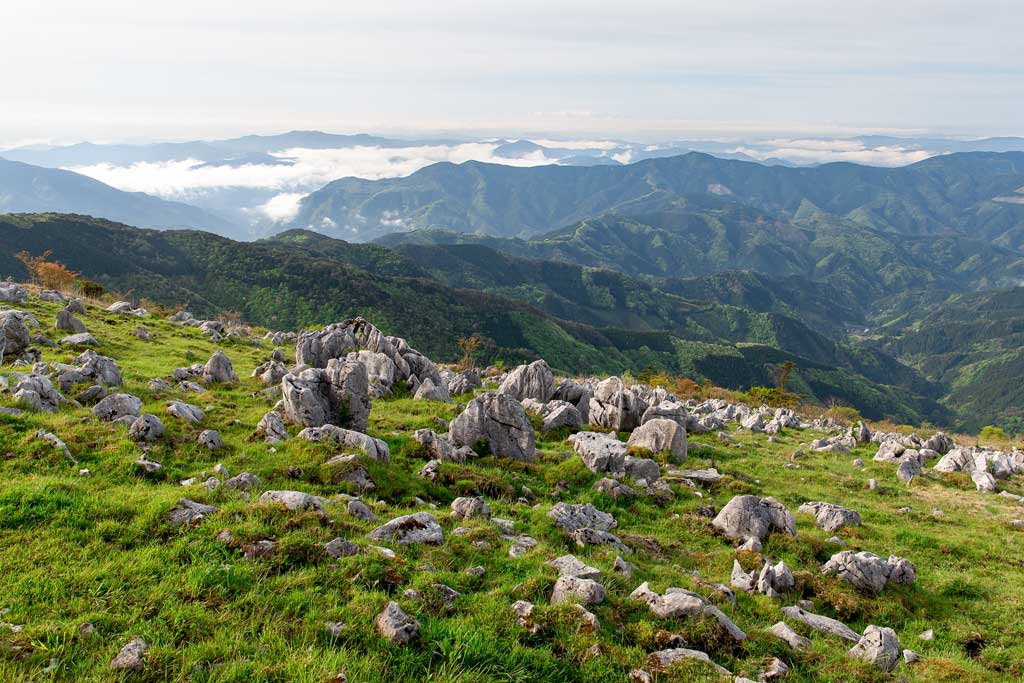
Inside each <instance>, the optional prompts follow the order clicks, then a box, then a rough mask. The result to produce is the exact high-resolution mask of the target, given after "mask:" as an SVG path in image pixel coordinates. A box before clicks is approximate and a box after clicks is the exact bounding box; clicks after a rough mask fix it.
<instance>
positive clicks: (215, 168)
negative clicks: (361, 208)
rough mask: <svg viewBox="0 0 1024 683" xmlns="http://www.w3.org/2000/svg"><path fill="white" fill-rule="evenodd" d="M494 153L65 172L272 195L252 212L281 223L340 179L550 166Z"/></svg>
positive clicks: (325, 155) (410, 150)
mask: <svg viewBox="0 0 1024 683" xmlns="http://www.w3.org/2000/svg"><path fill="white" fill-rule="evenodd" d="M496 148H497V145H496V144H494V143H478V142H472V143H465V144H458V145H424V146H418V147H403V148H383V147H349V148H343V149H305V148H298V149H285V150H281V151H279V152H276V153H274V156H277V157H279V158H282V159H288V160H290V161H291V163H290V164H244V165H241V166H228V165H205V164H204V163H203V162H201V161H198V160H196V159H181V160H174V161H163V162H139V163H134V164H131V165H128V166H117V165H113V164H109V163H103V164H96V165H93V166H79V167H71V168H69V169H68V170H71V171H75V172H76V173H81V174H83V175H87V176H90V177H92V178H95V179H97V180H100V181H102V182H104V183H107V184H108V185H112V186H114V187H116V188H118V189H121V190H127V191H131V192H146V193H149V194H154V195H157V196H160V197H164V198H166V199H176V200H181V201H189V200H194V199H195V198H196V197H199V196H202V195H203V194H204V193H206V192H209V191H215V190H222V189H228V188H251V189H257V190H265V191H273V192H277V193H278V194H276V195H275V196H274V197H273V198H271V199H270V200H269V201H267V202H266V203H264V204H262V205H260V206H258V207H252V209H254V210H256V211H258V212H259V213H262V214H264V215H266V216H268V217H270V218H272V219H274V220H284V219H285V218H286V217H287V216H288V213H289V212H290V211H293V210H294V208H295V207H294V204H295V202H296V200H295V199H294V196H295V195H298V196H302V194H306V193H309V192H311V191H313V190H316V189H318V188H320V187H322V186H324V185H326V184H327V183H329V182H331V181H332V180H337V179H339V178H345V177H349V176H355V177H359V178H367V179H371V180H376V179H380V178H391V177H396V176H406V175H409V174H411V173H414V172H416V171H418V170H419V169H421V168H423V167H424V166H429V165H430V164H434V163H437V162H441V161H448V162H452V163H456V164H458V163H462V162H465V161H470V160H476V161H484V162H491V163H500V164H505V165H511V166H537V165H540V164H550V163H552V161H551V160H550V159H548V158H546V157H545V156H544V154H543V152H535V153H531V154H528V155H525V156H523V157H521V158H517V159H506V158H504V157H499V156H495V154H494V150H495V149H496ZM293 215H294V214H293Z"/></svg>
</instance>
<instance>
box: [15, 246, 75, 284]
mask: <svg viewBox="0 0 1024 683" xmlns="http://www.w3.org/2000/svg"><path fill="white" fill-rule="evenodd" d="M52 253H53V252H52V251H50V250H47V251H44V252H43V254H42V256H32V255H31V254H30V253H28V252H27V251H19V252H18V253H17V254H15V255H14V256H15V258H17V259H18V260H19V261H21V263H22V265H24V266H25V270H27V271H28V276H29V278H31V280H32V284H34V285H39V286H40V287H43V288H45V289H56V290H60V291H66V290H69V289H71V286H72V285H73V284H74V283H75V279H76V278H77V277H78V273H76V272H75V271H73V270H70V269H69V268H68V267H67V266H65V265H64V264H63V263H60V262H59V261H49V260H47V259H48V258H49V257H50V254H52Z"/></svg>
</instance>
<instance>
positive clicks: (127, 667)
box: [110, 636, 149, 672]
mask: <svg viewBox="0 0 1024 683" xmlns="http://www.w3.org/2000/svg"><path fill="white" fill-rule="evenodd" d="M147 651H149V644H148V643H146V641H144V640H143V639H142V638H140V637H139V636H133V637H132V639H131V640H129V641H128V643H127V644H125V646H124V647H122V648H121V651H120V652H118V653H117V656H116V657H114V659H113V660H111V662H110V668H111V669H113V670H114V671H134V672H141V671H143V670H144V669H145V668H146V662H145V659H144V656H145V654H146V652H147Z"/></svg>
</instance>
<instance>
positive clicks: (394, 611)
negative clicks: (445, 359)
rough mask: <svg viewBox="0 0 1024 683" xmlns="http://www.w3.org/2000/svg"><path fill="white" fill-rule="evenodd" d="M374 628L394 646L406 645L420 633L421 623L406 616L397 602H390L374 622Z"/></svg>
mask: <svg viewBox="0 0 1024 683" xmlns="http://www.w3.org/2000/svg"><path fill="white" fill-rule="evenodd" d="M373 623H374V626H376V628H377V633H379V634H380V635H381V636H382V637H383V638H384V639H385V640H387V641H388V642H389V643H392V644H393V645H405V644H406V643H408V642H409V641H411V640H413V639H414V638H416V636H418V635H419V632H420V622H418V621H416V617H412V616H409V615H408V614H406V613H405V612H404V611H403V610H402V608H401V607H400V606H399V604H398V603H397V602H394V601H390V602H388V604H387V605H385V606H384V609H383V610H382V611H381V613H380V614H378V615H377V617H376V618H375V619H374V620H373Z"/></svg>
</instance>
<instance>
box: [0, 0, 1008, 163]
mask: <svg viewBox="0 0 1024 683" xmlns="http://www.w3.org/2000/svg"><path fill="white" fill-rule="evenodd" d="M0 26H3V27H4V30H3V40H2V41H0V65H2V69H0V87H2V89H3V95H2V97H3V99H2V106H0V143H7V144H11V143H12V142H22V141H26V140H36V139H58V140H63V141H67V140H74V139H83V138H90V139H102V140H111V139H131V138H141V137H149V138H164V139H182V138H188V137H214V136H225V135H234V134H241V133H249V132H279V131H282V130H288V129H293V128H319V129H323V130H330V131H332V132H357V131H368V132H390V133H396V132H403V131H404V132H413V131H438V130H450V131H469V130H472V131H476V132H485V133H496V134H505V135H510V134H515V133H517V132H538V131H552V132H560V133H567V134H571V133H577V134H593V133H601V134H605V135H618V136H621V137H624V138H631V139H645V138H662V139H664V138H667V137H684V136H687V135H690V136H697V137H716V136H717V137H722V136H724V135H730V134H745V135H750V134H752V133H758V132H764V133H777V132H787V133H792V132H797V133H824V134H844V133H847V132H855V131H856V132H860V131H864V130H878V131H885V130H892V131H894V132H901V133H903V132H911V133H913V132H920V133H923V132H946V133H953V134H977V135H991V134H1014V133H1016V134H1024V115H1022V114H1024V112H1022V110H1024V47H1022V45H1024V2H1022V0H971V1H970V2H964V1H963V0H957V1H951V0H928V1H924V0H887V1H886V2H876V1H869V2H858V1H856V0H847V1H845V2H832V1H829V0H814V1H803V0H789V1H782V2H780V1H772V2H765V1H764V0H715V1H712V0H701V1H699V2H696V1H692V0H675V1H674V2H662V1H659V0H631V1H629V2H601V1H594V0H589V1H587V2H576V1H571V2H566V1H560V0H542V1H535V0H516V1H514V2H508V1H502V2H490V1H486V0H476V1H462V0H454V1H453V0H434V1H432V2H428V1H425V0H424V1H421V2H408V1H406V2H389V1H387V0H376V1H366V2H339V1H338V0H290V1H289V2H268V1H266V0H245V1H244V2H242V1H239V2H230V3H229V2H223V1H220V0H203V1H197V0H175V1H174V2H160V3H157V2H152V1H149V0H89V1H88V2H82V1H81V0H56V1H55V0H4V1H3V2H2V3H0Z"/></svg>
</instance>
